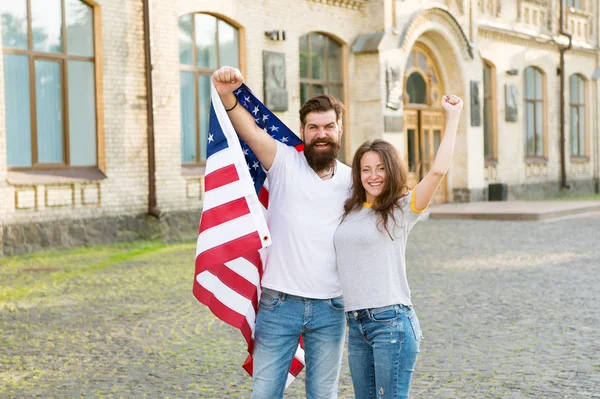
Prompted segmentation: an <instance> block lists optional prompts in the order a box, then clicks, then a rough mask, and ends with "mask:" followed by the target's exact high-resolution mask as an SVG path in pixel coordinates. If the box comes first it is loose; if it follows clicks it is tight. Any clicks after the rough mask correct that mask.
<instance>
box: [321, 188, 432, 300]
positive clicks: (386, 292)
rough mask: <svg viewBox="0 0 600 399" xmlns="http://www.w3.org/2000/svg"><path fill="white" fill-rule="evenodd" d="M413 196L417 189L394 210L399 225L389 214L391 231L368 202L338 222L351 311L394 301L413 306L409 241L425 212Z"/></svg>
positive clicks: (337, 248)
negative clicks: (407, 256) (408, 268)
mask: <svg viewBox="0 0 600 399" xmlns="http://www.w3.org/2000/svg"><path fill="white" fill-rule="evenodd" d="M412 199H413V192H409V194H408V195H406V196H405V197H403V198H402V199H400V200H399V202H398V204H399V208H396V210H395V211H394V216H395V218H396V223H397V225H394V222H393V220H391V218H388V230H389V234H388V232H387V231H386V230H385V229H384V228H383V225H382V223H381V222H379V220H378V217H377V213H375V211H373V209H371V208H370V207H368V206H363V207H362V208H361V209H360V210H358V211H354V212H351V213H349V214H348V216H346V218H345V219H344V220H343V221H342V223H340V225H339V226H338V228H337V230H336V232H335V235H334V238H333V240H334V245H335V251H336V257H337V269H338V273H339V275H340V280H341V283H342V291H343V294H344V308H345V310H346V311H347V312H348V311H352V310H358V309H369V308H378V307H381V306H387V305H394V304H402V305H407V306H412V303H411V300H410V289H409V288H408V281H407V279H406V262H405V251H406V242H407V239H408V233H409V232H410V230H411V229H412V227H413V226H414V225H415V223H416V222H417V220H418V219H419V217H420V215H421V212H423V210H421V211H418V210H416V208H415V206H414V201H412ZM378 225H379V226H378ZM390 235H391V237H390ZM392 238H393V239H392Z"/></svg>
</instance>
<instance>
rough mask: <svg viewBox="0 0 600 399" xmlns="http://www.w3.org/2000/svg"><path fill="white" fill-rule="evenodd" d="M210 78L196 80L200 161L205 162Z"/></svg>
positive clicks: (201, 77) (204, 77) (202, 77)
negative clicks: (198, 99) (198, 100)
mask: <svg viewBox="0 0 600 399" xmlns="http://www.w3.org/2000/svg"><path fill="white" fill-rule="evenodd" d="M210 86H211V82H210V76H200V77H199V78H198V90H199V92H198V97H199V98H200V103H199V104H198V105H199V107H200V109H199V110H198V112H199V113H200V160H201V161H206V145H207V139H208V127H209V122H210Z"/></svg>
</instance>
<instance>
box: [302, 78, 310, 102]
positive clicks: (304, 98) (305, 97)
mask: <svg viewBox="0 0 600 399" xmlns="http://www.w3.org/2000/svg"><path fill="white" fill-rule="evenodd" d="M308 96H309V94H308V83H300V104H304V103H305V102H306V101H308Z"/></svg>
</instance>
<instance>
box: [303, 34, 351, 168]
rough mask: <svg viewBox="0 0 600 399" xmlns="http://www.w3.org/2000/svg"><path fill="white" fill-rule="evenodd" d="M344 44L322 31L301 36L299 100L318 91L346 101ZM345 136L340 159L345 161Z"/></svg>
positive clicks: (309, 96)
mask: <svg viewBox="0 0 600 399" xmlns="http://www.w3.org/2000/svg"><path fill="white" fill-rule="evenodd" d="M342 71H343V56H342V45H341V44H340V43H338V42H336V41H335V40H333V39H332V38H330V37H328V36H325V35H323V34H320V33H314V32H313V33H308V34H306V35H304V36H301V37H300V103H301V104H304V102H305V101H307V100H308V99H310V98H311V97H313V96H316V95H317V94H329V95H331V96H333V97H335V98H337V99H338V100H340V101H341V102H344V81H343V73H342ZM344 138H345V136H343V135H342V143H341V144H342V148H341V150H340V154H339V156H338V157H339V159H341V160H343V159H344V156H345V153H344Z"/></svg>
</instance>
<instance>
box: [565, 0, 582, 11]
mask: <svg viewBox="0 0 600 399" xmlns="http://www.w3.org/2000/svg"><path fill="white" fill-rule="evenodd" d="M584 2H585V0H567V7H573V8H578V9H580V10H583V6H584Z"/></svg>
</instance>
